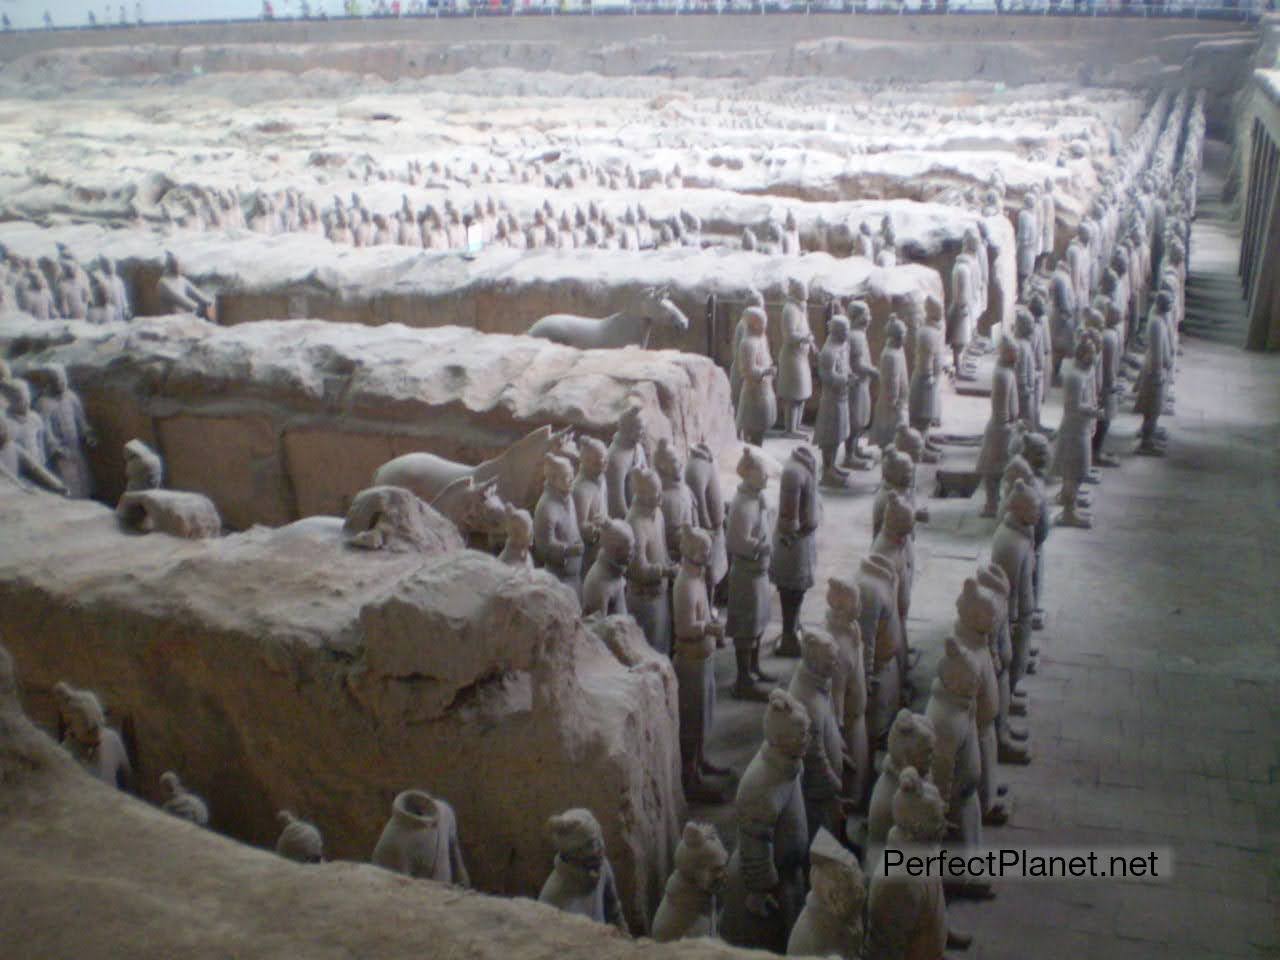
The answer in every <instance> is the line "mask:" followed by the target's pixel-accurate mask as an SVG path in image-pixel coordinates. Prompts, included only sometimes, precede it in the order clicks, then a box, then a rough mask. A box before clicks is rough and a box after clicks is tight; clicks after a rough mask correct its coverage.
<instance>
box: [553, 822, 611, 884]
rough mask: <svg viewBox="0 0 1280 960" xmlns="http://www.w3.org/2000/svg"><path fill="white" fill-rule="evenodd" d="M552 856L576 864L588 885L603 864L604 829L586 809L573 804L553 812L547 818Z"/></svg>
mask: <svg viewBox="0 0 1280 960" xmlns="http://www.w3.org/2000/svg"><path fill="white" fill-rule="evenodd" d="M547 827H548V829H549V830H550V831H551V844H552V846H554V847H555V850H556V858H557V859H558V860H560V861H561V862H563V863H566V864H568V865H569V866H571V867H576V868H577V869H578V870H579V871H581V872H582V873H583V874H584V875H585V878H586V879H587V880H588V881H590V883H591V884H592V886H594V885H595V883H596V882H597V881H598V880H599V879H600V870H601V868H602V867H603V866H604V859H605V858H604V832H603V831H602V830H601V829H600V823H599V821H597V820H596V818H595V816H594V815H593V814H592V813H591V811H590V810H584V809H582V808H581V807H577V808H575V809H572V810H566V811H565V812H564V813H559V814H556V815H555V816H554V817H551V819H549V820H548V821H547Z"/></svg>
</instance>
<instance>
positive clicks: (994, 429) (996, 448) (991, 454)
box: [977, 337, 1019, 517]
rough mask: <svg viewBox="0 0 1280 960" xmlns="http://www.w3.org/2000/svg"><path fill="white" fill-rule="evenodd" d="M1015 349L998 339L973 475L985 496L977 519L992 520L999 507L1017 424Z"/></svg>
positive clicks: (1006, 338)
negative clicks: (988, 414) (1002, 479)
mask: <svg viewBox="0 0 1280 960" xmlns="http://www.w3.org/2000/svg"><path fill="white" fill-rule="evenodd" d="M1017 363H1018V346H1017V344H1016V343H1014V341H1013V340H1011V339H1010V338H1009V337H1002V338H1001V339H1000V347H999V353H998V355H997V359H996V368H995V371H994V372H993V373H992V375H991V419H990V420H988V421H987V429H986V431H985V432H984V433H983V435H982V450H981V452H979V454H978V466H977V472H978V475H979V476H980V477H982V488H983V491H984V493H985V495H986V502H985V503H984V504H983V507H982V512H981V514H980V516H983V517H994V516H995V515H996V507H997V506H998V505H999V496H1000V477H1001V475H1002V474H1003V473H1004V468H1005V464H1007V463H1008V462H1009V450H1010V447H1011V446H1012V444H1013V438H1014V430H1015V424H1016V423H1017V420H1018V415H1019V407H1018V387H1017V380H1016V375H1015V369H1016V367H1017Z"/></svg>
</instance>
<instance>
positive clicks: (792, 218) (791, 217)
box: [782, 209, 796, 230]
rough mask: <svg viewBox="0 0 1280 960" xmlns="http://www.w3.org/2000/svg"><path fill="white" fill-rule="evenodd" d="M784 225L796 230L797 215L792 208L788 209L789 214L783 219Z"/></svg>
mask: <svg viewBox="0 0 1280 960" xmlns="http://www.w3.org/2000/svg"><path fill="white" fill-rule="evenodd" d="M782 225H783V226H784V227H786V228H787V229H788V230H794V229H796V215H795V212H794V211H793V210H791V209H788V210H787V216H786V218H785V219H784V220H783V221H782Z"/></svg>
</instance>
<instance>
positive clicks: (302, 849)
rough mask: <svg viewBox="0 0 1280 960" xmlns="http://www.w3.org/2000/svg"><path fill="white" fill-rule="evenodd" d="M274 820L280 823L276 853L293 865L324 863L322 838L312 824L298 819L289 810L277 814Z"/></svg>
mask: <svg viewBox="0 0 1280 960" xmlns="http://www.w3.org/2000/svg"><path fill="white" fill-rule="evenodd" d="M276 820H277V821H279V823H280V836H279V837H278V838H277V839H276V853H278V854H280V856H282V857H284V858H285V859H286V860H292V861H294V862H295V863H323V862H324V837H323V836H322V835H321V833H320V831H319V830H318V829H317V828H316V825H315V824H314V823H308V822H307V821H306V820H302V819H299V818H298V817H296V816H295V815H294V814H293V813H292V812H291V811H289V810H281V811H280V812H279V813H277V814H276Z"/></svg>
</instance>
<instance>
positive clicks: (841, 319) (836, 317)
mask: <svg viewBox="0 0 1280 960" xmlns="http://www.w3.org/2000/svg"><path fill="white" fill-rule="evenodd" d="M827 340H828V341H829V342H831V343H847V342H848V340H849V318H848V317H846V316H845V315H844V314H842V313H836V314H833V315H832V317H831V319H830V320H828V321H827Z"/></svg>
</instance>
